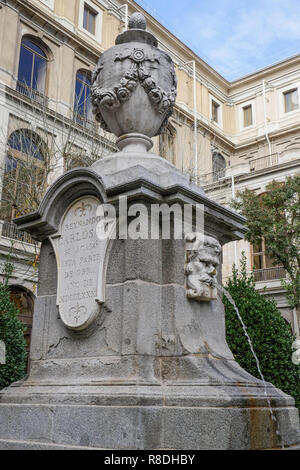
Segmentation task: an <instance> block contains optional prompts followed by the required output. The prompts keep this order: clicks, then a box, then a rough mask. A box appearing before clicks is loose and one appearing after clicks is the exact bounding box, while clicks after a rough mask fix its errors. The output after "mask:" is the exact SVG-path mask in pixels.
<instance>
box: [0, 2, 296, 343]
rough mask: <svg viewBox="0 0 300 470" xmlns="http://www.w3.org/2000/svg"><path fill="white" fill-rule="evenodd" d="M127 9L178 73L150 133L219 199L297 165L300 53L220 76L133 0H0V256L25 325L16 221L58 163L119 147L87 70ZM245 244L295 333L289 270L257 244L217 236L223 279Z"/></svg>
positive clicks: (27, 263)
mask: <svg viewBox="0 0 300 470" xmlns="http://www.w3.org/2000/svg"><path fill="white" fill-rule="evenodd" d="M134 11H141V12H142V13H143V14H144V15H145V17H146V19H147V26H148V30H149V31H150V32H152V33H153V34H154V35H155V36H156V37H157V38H158V41H159V47H160V48H162V49H164V50H166V51H167V52H168V53H169V54H170V55H171V57H172V59H173V61H174V63H175V67H176V74H177V78H178V95H177V102H176V106H175V111H174V114H173V116H172V117H171V119H170V122H169V125H168V127H167V129H166V131H165V132H164V134H163V135H161V136H160V137H157V138H155V139H154V140H155V145H154V149H153V151H154V152H155V153H159V154H161V155H162V156H164V157H165V158H166V159H168V160H169V161H171V162H172V163H173V164H174V165H176V166H177V167H178V168H179V169H180V170H181V171H182V172H184V173H188V174H190V176H191V179H193V180H194V181H196V182H197V183H199V184H201V185H203V186H204V189H205V191H206V193H207V195H208V196H209V197H210V198H212V199H215V200H216V201H218V202H220V203H221V204H225V205H229V204H230V201H231V199H232V198H233V197H234V196H235V194H236V191H238V190H241V189H244V188H246V187H247V188H250V189H253V190H254V191H256V192H257V194H260V193H263V192H264V191H265V188H266V185H267V184H268V183H269V182H270V181H272V180H273V179H277V180H280V181H284V180H285V178H286V177H287V176H290V175H294V174H296V173H299V171H300V109H299V90H300V55H297V56H295V57H292V58H290V59H287V60H285V61H282V62H280V63H277V64H275V65H273V66H270V67H266V68H265V69H263V70H259V71H256V72H255V73H253V74H251V75H248V76H245V77H243V78H241V79H239V80H235V81H233V82H228V81H227V80H226V79H225V78H223V77H222V76H221V75H219V74H218V73H217V72H216V71H215V70H214V69H213V68H211V67H210V66H209V65H208V64H207V63H205V62H204V61H203V60H202V59H201V58H200V57H198V56H197V55H196V54H195V53H194V52H193V51H191V50H190V49H189V48H188V47H187V46H186V45H185V44H184V43H183V42H181V41H180V40H179V39H178V38H177V37H175V36H174V35H172V34H171V33H170V32H169V31H168V30H167V29H166V28H165V27H164V26H162V25H161V24H160V23H159V22H157V21H156V20H155V19H154V18H153V17H152V16H151V15H149V14H148V13H147V12H146V11H144V10H143V9H142V8H141V7H140V6H139V5H138V4H137V3H136V2H134V1H132V0H128V1H127V3H126V4H123V3H122V2H119V1H115V0H113V1H112V0H5V1H4V0H0V31H1V41H0V127H1V131H0V133H1V134H0V172H1V193H2V197H1V214H0V217H1V222H0V225H1V230H0V234H1V237H0V252H1V253H0V254H1V263H2V265H3V264H4V263H5V260H7V256H10V259H11V260H12V263H13V265H14V272H13V274H12V277H11V279H10V284H11V292H12V298H13V299H14V300H15V301H16V303H18V305H19V307H20V308H21V312H22V315H23V317H24V318H23V320H24V321H25V322H27V325H28V330H30V321H31V320H30V317H31V316H32V306H33V301H34V295H35V285H36V279H37V262H38V249H39V247H38V245H37V244H35V243H34V241H33V240H31V239H30V237H29V236H28V235H26V234H23V233H20V232H18V231H17V230H16V228H15V226H14V224H13V222H12V221H13V218H14V217H16V216H17V215H18V214H24V213H26V212H29V211H31V210H34V209H36V207H37V206H38V203H39V201H40V199H41V197H42V194H43V193H44V191H45V189H46V187H47V186H48V185H49V184H50V183H51V182H52V181H54V180H55V179H56V178H57V177H58V176H60V175H61V174H62V173H63V172H64V171H66V170H68V169H70V168H74V167H75V166H83V165H90V164H91V163H92V162H93V161H95V160H97V159H98V158H102V157H103V156H105V155H106V154H107V153H110V152H112V151H114V150H115V144H114V138H113V137H112V136H111V135H110V134H107V133H105V132H104V131H102V130H101V129H100V128H99V126H98V125H97V124H96V123H95V122H94V121H93V118H92V115H91V106H90V87H91V74H92V70H93V68H94V67H95V64H96V62H97V60H98V58H99V56H100V55H101V54H102V53H103V52H104V51H105V50H106V49H107V48H109V47H111V46H113V45H114V41H115V37H116V36H117V34H119V33H120V32H122V31H123V30H124V28H125V27H126V21H127V12H128V14H129V15H130V14H131V13H133V12H134ZM193 72H195V73H193ZM242 251H244V252H245V253H246V255H247V260H248V269H249V271H251V270H252V269H254V270H255V276H256V280H257V288H258V289H261V290H262V291H263V292H264V293H266V294H270V295H272V296H274V297H275V298H276V300H277V304H278V306H279V308H280V309H281V311H282V314H283V316H284V318H285V319H286V320H287V321H288V322H289V323H290V325H291V328H292V330H293V332H294V333H296V334H297V333H298V331H299V330H298V321H297V315H296V312H293V311H291V309H290V308H289V307H288V305H287V302H286V299H285V295H284V291H283V289H282V288H281V283H280V279H281V278H282V277H284V276H285V273H284V271H283V269H282V268H281V267H280V266H279V267H274V266H273V265H272V263H271V261H270V260H268V258H267V257H266V256H265V253H264V251H265V250H264V246H261V247H251V246H250V245H249V244H248V243H246V242H244V241H240V242H235V243H231V244H229V245H227V246H225V248H224V253H223V259H224V268H223V276H224V278H225V280H226V278H228V277H229V276H230V273H231V269H232V264H233V260H234V261H235V263H236V264H238V262H239V259H240V256H241V253H242ZM264 288H266V289H264ZM25 317H26V319H25Z"/></svg>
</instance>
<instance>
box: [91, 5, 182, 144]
mask: <svg viewBox="0 0 300 470" xmlns="http://www.w3.org/2000/svg"><path fill="white" fill-rule="evenodd" d="M145 29H146V21H145V18H144V17H143V16H142V15H141V14H140V13H135V14H133V15H132V16H131V18H130V20H129V29H128V30H127V31H125V32H123V33H122V34H119V36H117V38H116V45H115V46H114V47H112V48H111V49H108V50H107V51H105V52H104V53H103V54H102V56H101V57H100V59H99V62H98V65H97V67H96V70H95V71H94V74H93V79H92V83H93V85H92V104H93V112H94V114H95V117H96V120H97V121H98V122H100V124H101V127H102V128H103V129H105V130H106V131H109V132H112V133H114V134H115V135H116V136H117V137H119V139H118V141H117V145H118V147H119V148H120V149H121V150H123V149H124V148H126V147H128V145H129V144H130V145H132V143H133V142H135V143H137V142H139V143H140V144H141V143H143V145H144V147H146V150H149V149H150V148H151V147H152V145H153V144H152V141H151V137H153V136H156V135H158V134H161V132H162V131H163V129H164V127H165V126H166V125H167V122H168V118H169V117H170V115H171V114H172V109H173V105H174V103H175V99H176V87H177V81H176V75H175V70H174V64H173V62H172V59H171V58H170V57H169V56H168V54H167V53H166V52H164V51H162V50H160V49H158V48H157V39H156V38H155V37H154V36H153V35H152V34H151V33H149V32H147V31H146V30H145ZM124 151H126V150H124Z"/></svg>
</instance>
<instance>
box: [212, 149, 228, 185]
mask: <svg viewBox="0 0 300 470" xmlns="http://www.w3.org/2000/svg"><path fill="white" fill-rule="evenodd" d="M212 166H213V181H217V180H218V179H220V178H224V176H225V168H226V160H225V158H224V157H223V155H221V154H220V153H219V152H213V155H212Z"/></svg>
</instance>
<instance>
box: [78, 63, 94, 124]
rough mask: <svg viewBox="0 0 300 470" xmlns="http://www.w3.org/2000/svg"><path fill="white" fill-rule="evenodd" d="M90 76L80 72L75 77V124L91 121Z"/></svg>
mask: <svg viewBox="0 0 300 470" xmlns="http://www.w3.org/2000/svg"><path fill="white" fill-rule="evenodd" d="M91 111H92V108H91V76H90V73H89V72H87V71H84V70H81V71H79V72H78V73H77V75H76V86H75V103H74V112H75V119H76V121H77V122H80V123H83V122H84V121H87V120H91Z"/></svg>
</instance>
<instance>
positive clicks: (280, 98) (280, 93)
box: [277, 82, 300, 119]
mask: <svg viewBox="0 0 300 470" xmlns="http://www.w3.org/2000/svg"><path fill="white" fill-rule="evenodd" d="M296 89H297V91H298V103H299V106H298V109H295V110H293V111H287V112H286V111H285V96H284V95H285V94H286V93H288V92H289V91H292V90H296ZM277 103H278V109H279V118H280V119H290V118H291V117H293V116H295V115H297V114H298V113H300V82H293V83H290V84H289V85H285V86H284V87H279V88H278V89H277Z"/></svg>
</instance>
